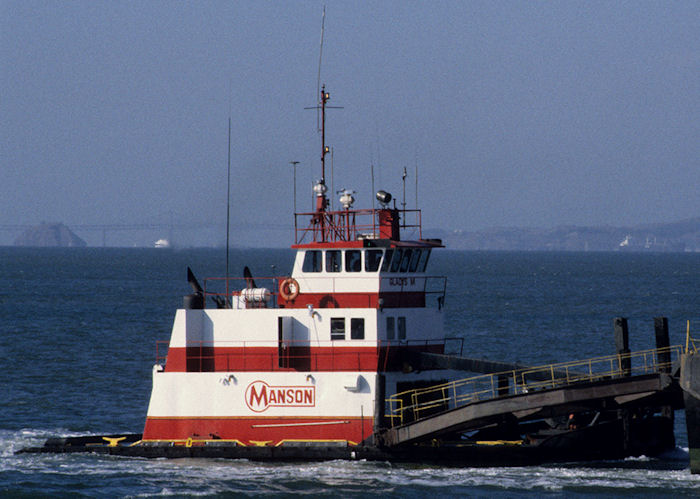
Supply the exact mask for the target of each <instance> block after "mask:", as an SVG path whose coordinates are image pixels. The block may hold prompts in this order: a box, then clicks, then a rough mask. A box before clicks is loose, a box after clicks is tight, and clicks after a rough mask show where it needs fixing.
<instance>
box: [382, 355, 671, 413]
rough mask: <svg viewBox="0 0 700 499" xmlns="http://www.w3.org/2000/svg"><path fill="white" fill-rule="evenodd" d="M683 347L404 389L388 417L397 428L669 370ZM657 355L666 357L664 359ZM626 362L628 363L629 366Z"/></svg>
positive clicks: (390, 402) (395, 397) (391, 403)
mask: <svg viewBox="0 0 700 499" xmlns="http://www.w3.org/2000/svg"><path fill="white" fill-rule="evenodd" d="M682 351H683V347H682V346H681V345H674V346H671V347H665V348H657V349H651V350H643V351H639V352H631V353H628V354H618V355H608V356H605V357H596V358H592V359H587V360H577V361H572V362H564V363H559V364H548V365H543V366H538V367H532V368H525V369H520V370H513V371H504V372H500V373H494V374H485V375H481V376H474V377H471V378H466V379H460V380H456V381H451V382H449V383H443V384H440V385H435V386H431V387H428V388H421V389H415V390H407V391H404V392H401V393H397V394H395V395H392V396H391V397H389V398H388V399H387V403H388V412H387V416H388V419H389V421H390V424H391V426H398V425H401V424H403V423H404V422H408V421H415V420H418V419H422V418H424V417H428V416H430V415H432V414H434V413H436V412H441V411H444V410H448V409H454V408H457V407H461V406H463V405H466V404H470V403H473V402H478V401H483V400H489V399H494V398H497V397H503V396H508V395H517V394H524V393H530V392H532V391H534V390H546V389H552V388H562V387H564V386H568V385H572V384H575V383H586V382H592V381H600V380H605V379H613V378H621V377H624V376H631V375H640V374H650V373H658V372H670V370H671V366H672V363H673V358H675V359H678V358H679V356H680V354H681V353H682ZM660 359H669V360H668V361H665V362H663V361H661V360H660ZM628 362H631V364H632V366H631V367H629V368H628Z"/></svg>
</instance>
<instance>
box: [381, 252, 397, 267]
mask: <svg viewBox="0 0 700 499" xmlns="http://www.w3.org/2000/svg"><path fill="white" fill-rule="evenodd" d="M393 255H394V250H393V249H388V250H386V253H385V254H384V261H383V262H382V272H389V268H390V267H391V257H392V256H393Z"/></svg>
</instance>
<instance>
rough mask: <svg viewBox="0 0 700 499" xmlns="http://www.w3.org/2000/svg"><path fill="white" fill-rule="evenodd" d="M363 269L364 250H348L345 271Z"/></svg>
mask: <svg viewBox="0 0 700 499" xmlns="http://www.w3.org/2000/svg"><path fill="white" fill-rule="evenodd" d="M361 270H362V252H361V251H360V250H347V251H346V252H345V272H360V271H361Z"/></svg>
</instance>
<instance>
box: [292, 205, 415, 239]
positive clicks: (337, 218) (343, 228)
mask: <svg viewBox="0 0 700 499" xmlns="http://www.w3.org/2000/svg"><path fill="white" fill-rule="evenodd" d="M381 211H383V210H380V209H350V210H337V211H324V212H321V213H319V212H304V213H295V214H294V232H295V234H294V241H295V243H296V244H301V243H302V242H303V241H304V238H305V237H306V235H307V234H311V238H312V240H313V241H317V239H318V238H319V237H323V236H325V237H327V238H328V240H329V241H331V242H334V241H354V240H356V239H358V237H368V238H378V237H379V235H380V233H379V232H380V224H379V220H378V217H379V213H380V212H381ZM397 211H398V213H399V216H400V220H401V223H400V225H399V227H400V228H401V229H417V230H418V237H419V239H421V238H422V220H421V217H422V215H421V210H416V209H398V210H397ZM409 214H411V215H412V216H413V217H415V221H412V222H410V223H409V222H408V221H407V220H408V215H409ZM302 217H303V218H307V217H308V218H309V220H310V222H309V224H308V225H307V226H301V225H300V224H299V223H298V222H297V218H302ZM357 218H361V219H364V220H366V221H361V222H359V223H358V222H357ZM370 218H371V221H370V220H369V219H370Z"/></svg>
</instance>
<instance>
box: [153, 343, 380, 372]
mask: <svg viewBox="0 0 700 499" xmlns="http://www.w3.org/2000/svg"><path fill="white" fill-rule="evenodd" d="M377 366H378V356H377V347H376V346H370V347H332V346H331V347H304V346H296V347H291V348H287V349H283V350H282V349H280V348H278V347H276V346H275V347H211V346H203V347H196V346H190V347H185V348H183V347H172V348H170V349H169V350H168V358H167V362H166V364H165V371H166V372H212V371H370V372H376V371H377Z"/></svg>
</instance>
